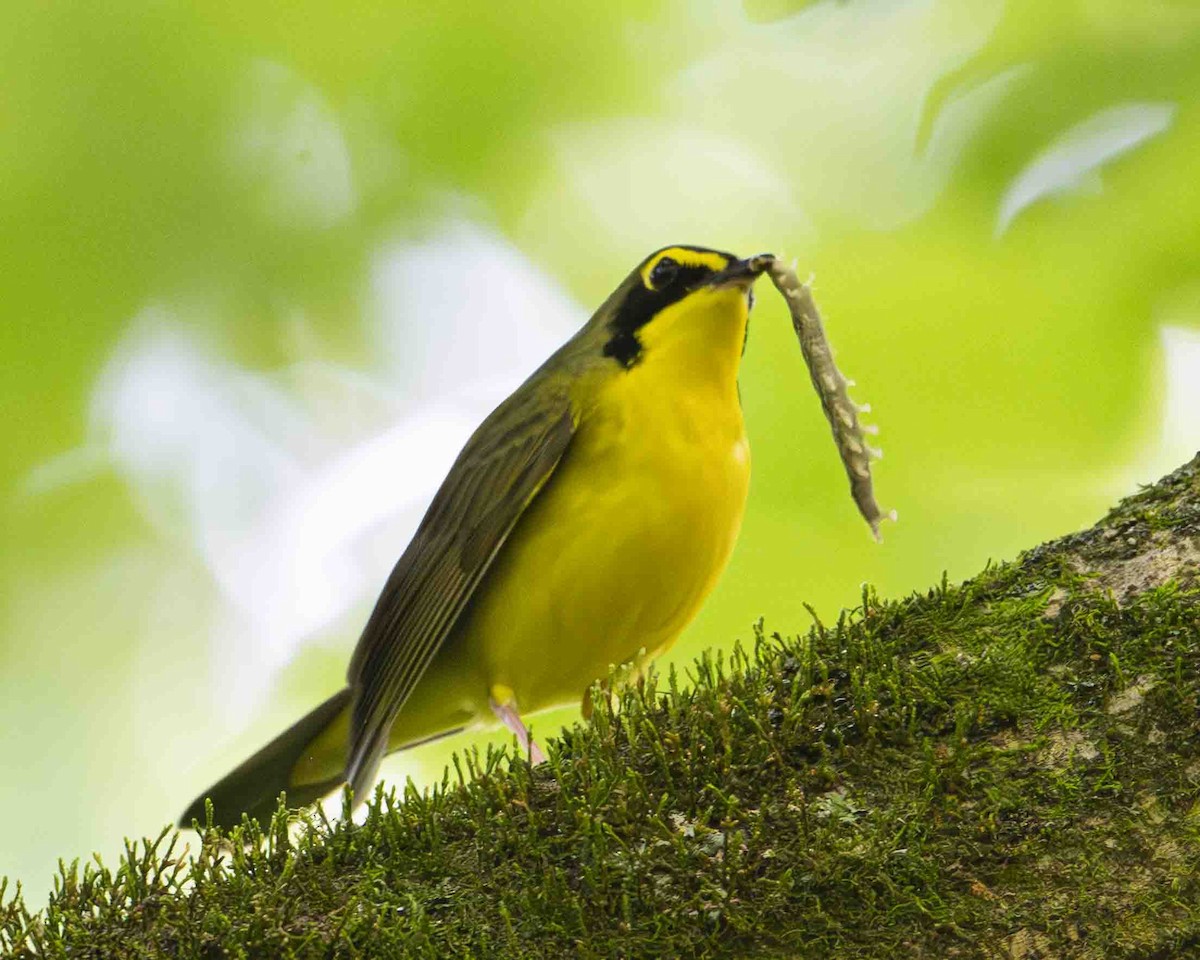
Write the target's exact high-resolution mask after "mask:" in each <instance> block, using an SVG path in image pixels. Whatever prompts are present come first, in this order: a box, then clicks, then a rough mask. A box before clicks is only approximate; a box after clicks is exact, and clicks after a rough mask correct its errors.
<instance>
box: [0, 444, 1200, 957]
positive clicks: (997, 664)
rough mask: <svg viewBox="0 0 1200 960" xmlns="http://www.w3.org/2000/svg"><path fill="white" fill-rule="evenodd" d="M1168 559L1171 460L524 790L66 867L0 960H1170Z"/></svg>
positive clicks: (1186, 665) (606, 734) (1, 933)
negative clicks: (1134, 490)
mask: <svg viewBox="0 0 1200 960" xmlns="http://www.w3.org/2000/svg"><path fill="white" fill-rule="evenodd" d="M1198 546H1200V458H1197V460H1194V461H1193V462H1192V463H1190V464H1188V465H1186V466H1184V467H1182V468H1181V469H1179V470H1178V471H1176V472H1175V473H1173V474H1171V475H1170V476H1168V477H1166V478H1165V479H1164V480H1162V481H1161V482H1160V483H1158V484H1156V485H1155V486H1153V487H1150V488H1147V489H1146V490H1143V491H1142V492H1141V493H1139V494H1137V495H1136V496H1133V497H1131V498H1129V499H1128V500H1126V501H1124V502H1123V503H1122V504H1121V505H1119V506H1118V507H1117V508H1116V509H1114V510H1113V511H1112V512H1111V513H1110V514H1109V516H1108V517H1106V518H1105V519H1104V520H1103V521H1101V523H1099V524H1098V525H1097V526H1096V527H1094V528H1092V529H1091V530H1088V531H1086V532H1084V533H1079V534H1075V535H1073V536H1070V537H1066V538H1064V539H1062V540H1059V541H1055V542H1053V543H1048V544H1045V545H1043V546H1041V547H1038V548H1037V549H1035V550H1032V551H1031V552H1029V553H1027V554H1025V555H1023V556H1022V557H1021V558H1019V559H1018V560H1017V561H1016V562H1014V563H1011V564H1006V565H1002V566H998V567H992V568H989V569H987V570H985V571H984V572H983V573H982V574H980V575H979V576H978V577H976V578H974V579H973V580H970V581H967V582H966V583H963V584H961V585H958V586H951V585H949V584H946V583H942V584H941V585H939V586H937V587H935V588H934V589H932V590H930V591H929V592H928V593H925V594H920V595H916V596H913V597H910V598H908V599H905V600H900V601H885V600H881V599H879V598H878V597H876V596H874V595H873V594H872V593H870V592H867V593H866V594H864V597H863V602H862V605H861V606H860V607H859V608H858V609H856V610H854V611H852V612H848V613H846V614H845V615H843V616H842V617H841V618H840V620H839V621H838V622H837V623H835V624H829V625H820V626H817V627H815V628H814V629H812V630H811V631H809V632H808V633H807V634H806V635H804V636H802V637H799V638H797V639H790V638H784V637H780V636H778V635H765V634H764V633H763V632H761V631H760V632H759V635H758V636H757V637H756V642H755V644H754V649H753V650H751V651H747V652H744V653H743V652H739V653H735V654H734V655H733V656H732V657H731V658H728V659H724V660H723V659H722V658H720V657H715V658H708V659H705V660H703V661H701V662H700V663H698V664H697V665H696V667H695V670H694V673H695V675H694V677H693V678H691V681H693V682H686V683H684V682H682V681H677V678H675V677H669V678H664V679H660V680H659V681H658V682H657V684H644V685H642V686H640V687H638V688H636V689H633V690H630V691H628V692H627V693H626V694H625V696H624V698H623V700H622V703H621V705H620V709H619V710H617V711H615V712H610V711H607V710H604V709H598V710H597V711H596V712H595V714H594V716H593V719H592V721H591V722H590V723H589V724H588V725H586V726H582V727H577V728H575V729H573V730H571V731H569V732H567V733H565V734H564V735H563V737H562V739H561V740H560V741H559V742H557V743H552V744H551V758H550V761H549V762H548V763H547V764H545V765H544V766H542V767H539V768H536V769H532V770H531V769H530V768H529V767H528V766H527V765H526V764H524V763H522V762H517V763H513V764H511V765H510V763H509V761H508V758H507V757H506V756H505V755H504V754H503V753H490V754H488V755H487V756H485V757H468V758H466V759H464V760H462V761H459V762H456V764H455V768H454V772H453V773H452V774H451V775H450V776H448V778H447V780H446V781H445V783H444V784H443V786H442V787H441V788H439V789H437V790H435V791H432V792H431V793H428V794H422V793H418V792H416V791H414V790H411V789H410V790H408V791H406V793H405V794H404V795H403V796H393V795H390V794H387V795H385V794H382V793H380V794H377V795H376V798H375V800H374V801H373V802H372V803H371V805H370V811H369V816H368V817H367V820H366V822H365V823H364V824H362V825H361V826H358V825H353V824H350V823H346V822H341V821H339V822H333V823H330V822H326V821H317V822H315V823H314V824H312V825H311V826H302V827H301V828H299V829H297V828H296V824H295V821H291V822H289V821H288V819H287V818H286V817H285V816H283V815H282V814H281V815H280V816H278V817H277V818H276V820H275V823H274V824H273V826H272V829H271V830H270V832H269V833H268V835H265V836H262V835H260V834H259V833H258V832H257V830H256V828H255V827H254V826H252V825H249V824H247V825H246V826H245V828H244V831H245V832H243V833H241V835H238V832H235V835H234V836H232V837H228V838H227V837H222V836H221V835H220V833H219V832H218V831H215V830H213V831H208V832H206V833H205V834H204V836H203V842H202V846H201V847H200V849H199V851H198V853H197V854H196V856H195V857H194V859H192V860H190V861H185V860H183V859H181V849H182V842H181V841H179V840H177V838H175V837H174V836H172V835H169V834H164V835H163V836H162V837H160V838H159V840H158V842H157V843H154V842H150V843H147V844H144V845H138V846H136V847H131V848H130V850H129V853H128V856H127V857H126V858H125V860H124V861H123V862H122V863H121V864H120V866H119V867H117V869H115V870H112V871H110V870H108V869H105V868H103V867H100V866H96V865H92V866H86V867H83V868H80V867H78V866H72V867H70V868H67V869H65V870H64V872H63V875H62V876H61V878H60V879H59V881H58V885H57V889H56V891H55V892H54V894H53V895H52V897H51V898H50V901H49V903H48V905H47V906H45V907H44V908H43V909H42V910H40V911H39V912H37V913H31V912H30V911H29V910H28V909H27V908H26V906H25V905H24V904H23V903H22V902H21V900H20V899H19V898H17V899H14V898H13V897H12V895H11V893H10V894H9V896H8V899H7V901H6V903H5V905H4V906H3V907H0V949H3V950H4V951H7V952H9V953H12V954H14V955H16V956H39V957H42V956H60V955H69V956H72V957H84V956H97V957H100V956H103V957H158V956H164V957H165V956H171V957H177V956H184V957H206V958H217V957H255V956H281V957H282V956H296V957H328V956H371V957H381V956H388V957H392V956H395V957H409V956H412V957H453V956H464V957H466V956H471V957H576V956H582V957H615V956H621V957H632V956H741V957H753V956H764V957H766V956H770V957H776V956H787V957H839V958H853V957H878V958H884V957H889V958H890V957H896V956H936V957H955V956H962V957H977V956H996V957H1016V958H1026V957H1027V958H1033V957H1095V958H1101V957H1102V958H1123V957H1124V958H1134V957H1138V958H1153V957H1163V958H1167V957H1175V956H1180V955H1185V954H1188V953H1189V952H1194V953H1200V736H1198V733H1200V729H1198V723H1197V717H1198V706H1200V702H1198V701H1200V617H1198V607H1197V599H1198V598H1200V592H1198V590H1197V587H1196V584H1195V576H1196V570H1197V560H1200V549H1198ZM603 702H604V700H603V698H601V703H603ZM246 841H248V843H247V842H246Z"/></svg>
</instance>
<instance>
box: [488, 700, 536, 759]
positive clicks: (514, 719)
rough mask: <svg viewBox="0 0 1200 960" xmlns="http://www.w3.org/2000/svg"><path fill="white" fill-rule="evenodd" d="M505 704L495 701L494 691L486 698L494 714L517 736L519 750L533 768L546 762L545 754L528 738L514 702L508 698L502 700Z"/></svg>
mask: <svg viewBox="0 0 1200 960" xmlns="http://www.w3.org/2000/svg"><path fill="white" fill-rule="evenodd" d="M504 701H505V702H501V700H499V699H497V698H496V696H495V691H493V695H492V696H490V697H488V704H489V705H490V706H491V708H492V713H494V714H495V715H496V716H497V717H498V718H499V720H500V722H501V723H503V724H504V725H505V726H506V727H508V729H509V730H511V731H512V732H513V733H515V734H516V735H517V743H519V744H520V745H521V750H522V751H523V752H524V753H525V754H526V756H528V757H529V762H530V763H531V764H532V765H533V766H535V767H536V766H537V765H538V764H539V763H545V762H546V754H544V753H543V752H542V748H541V747H539V746H538V745H537V744H536V743H535V742H534V740H533V738H532V737H530V736H529V728H528V727H526V726H525V722H524V721H523V720H522V719H521V714H520V713H518V712H517V706H516V701H515V700H513V699H511V696H510V697H506V698H504Z"/></svg>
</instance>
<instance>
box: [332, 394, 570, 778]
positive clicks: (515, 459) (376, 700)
mask: <svg viewBox="0 0 1200 960" xmlns="http://www.w3.org/2000/svg"><path fill="white" fill-rule="evenodd" d="M529 386H531V385H528V384H527V385H526V388H525V389H522V390H519V391H518V392H517V393H515V394H514V395H513V396H512V397H510V398H509V399H508V400H507V401H505V402H504V403H503V404H501V406H499V407H498V408H497V409H496V410H495V411H494V412H493V413H492V415H491V416H490V417H488V419H487V420H485V421H484V423H483V424H482V425H481V426H480V427H479V429H478V430H476V431H475V434H474V435H473V436H472V437H471V439H470V440H469V441H467V445H466V446H465V447H464V448H463V450H462V452H461V453H460V454H459V456H458V459H457V460H456V461H455V463H454V466H453V467H452V468H451V469H450V473H449V474H448V475H447V476H446V479H445V481H443V483H442V487H441V489H440V490H439V491H438V493H437V496H435V497H434V499H433V503H432V504H430V507H429V510H428V511H427V512H426V514H425V518H424V519H423V520H422V521H421V525H420V527H418V529H417V532H416V534H415V535H414V536H413V539H412V541H411V542H410V543H409V545H408V549H407V550H405V551H404V555H403V556H402V557H401V558H400V560H399V561H398V562H397V563H396V566H395V568H394V569H393V570H392V574H391V576H390V577H389V578H388V582H387V585H386V586H385V587H384V589H383V592H382V593H381V594H380V597H379V600H378V601H377V602H376V604H375V609H374V611H373V612H372V614H371V618H370V620H369V621H368V622H367V626H366V629H365V630H364V631H363V635H362V638H361V639H360V640H359V642H358V648H357V649H356V650H355V652H354V658H353V659H352V660H351V662H350V670H349V681H350V686H351V687H352V688H353V690H354V706H353V709H352V712H351V721H350V752H349V760H348V764H347V767H346V779H347V780H349V781H350V784H351V786H352V787H353V788H354V792H355V794H356V795H361V793H362V791H363V790H364V789H365V788H367V787H369V786H370V783H371V781H372V780H373V779H374V776H375V771H376V769H377V768H378V765H379V761H380V760H382V759H383V755H384V753H385V752H386V750H387V742H388V735H389V733H390V731H391V727H392V722H393V721H394V720H395V718H396V715H397V714H398V713H399V712H400V709H401V708H402V707H403V706H404V703H405V701H406V700H407V699H408V697H409V695H410V694H411V693H412V691H413V688H414V687H415V686H416V685H417V683H418V682H419V681H420V679H421V676H422V674H424V672H425V670H426V669H427V668H428V666H429V664H430V663H431V662H432V661H433V658H434V656H435V655H436V654H437V651H438V648H439V647H440V646H441V645H442V643H443V642H444V641H445V639H446V637H447V636H448V635H449V634H450V632H451V630H452V629H453V628H454V625H455V623H456V621H457V620H458V618H459V617H460V616H461V615H462V612H463V610H464V609H465V607H466V605H467V602H468V601H469V600H470V598H471V595H472V593H473V592H474V591H475V590H476V589H477V588H478V587H479V585H480V583H481V582H482V580H483V578H484V575H485V574H486V573H487V570H488V567H489V566H490V565H491V562H492V560H493V559H494V558H495V557H496V555H497V553H498V552H499V551H500V548H501V547H502V546H503V545H504V541H505V539H506V538H507V537H508V535H509V533H510V532H511V531H512V529H513V527H514V526H515V525H516V523H517V521H518V520H519V519H520V518H521V515H522V513H524V511H525V509H526V507H528V506H529V504H530V503H531V502H532V501H533V499H534V497H536V496H537V494H538V491H539V490H541V489H542V487H543V486H544V485H545V483H546V481H547V480H548V479H549V478H550V476H551V474H552V473H553V472H554V469H555V467H556V466H557V465H558V462H559V460H560V459H561V458H562V455H563V453H564V452H565V451H566V449H567V447H568V445H569V444H570V441H571V437H572V435H573V434H574V432H575V425H576V422H575V417H574V414H573V412H572V409H571V404H570V400H569V399H568V397H567V396H566V393H565V391H562V392H559V391H554V390H552V389H551V388H550V386H549V384H547V383H545V382H544V381H543V382H542V384H541V385H540V389H528V387H529Z"/></svg>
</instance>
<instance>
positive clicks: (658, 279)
mask: <svg viewBox="0 0 1200 960" xmlns="http://www.w3.org/2000/svg"><path fill="white" fill-rule="evenodd" d="M677 273H679V264H678V263H676V262H675V261H674V260H672V259H671V258H670V257H663V258H662V259H661V260H659V261H658V263H656V264H655V265H654V269H653V270H651V271H650V283H651V285H652V286H653V287H654V289H655V290H661V289H662V288H663V287H666V286H668V285H670V283H671V281H672V280H674V279H675V275H676V274H677Z"/></svg>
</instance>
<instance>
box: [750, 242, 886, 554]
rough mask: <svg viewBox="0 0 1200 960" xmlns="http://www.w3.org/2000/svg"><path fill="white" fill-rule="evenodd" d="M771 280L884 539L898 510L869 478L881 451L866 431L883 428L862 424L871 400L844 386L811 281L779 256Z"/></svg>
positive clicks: (859, 501)
mask: <svg viewBox="0 0 1200 960" xmlns="http://www.w3.org/2000/svg"><path fill="white" fill-rule="evenodd" d="M768 272H769V273H770V274H771V282H772V283H774V284H775V288H776V289H777V290H778V291H779V292H780V293H781V294H782V295H783V298H784V300H785V301H786V302H787V305H788V310H789V311H790V312H791V315H792V326H793V327H794V328H795V330H796V337H797V339H798V340H799V341H800V352H801V353H803V354H804V362H805V364H806V365H807V366H808V375H809V377H810V379H811V380H812V384H813V387H814V388H815V389H816V391H817V396H818V397H820V398H821V409H822V410H824V411H825V419H826V420H828V421H829V426H830V428H831V429H832V430H833V442H834V444H836V446H837V449H838V454H839V455H840V456H841V458H842V466H843V467H844V468H845V470H846V476H847V477H848V478H849V479H850V494H851V496H852V497H853V498H854V502H855V504H856V505H857V506H858V512H859V513H861V514H862V515H863V519H864V520H866V521H867V523H868V524H870V526H871V533H872V534H873V535H874V537H875V539H876V540H882V539H883V537H881V536H880V534H879V525H880V523H882V522H883V520H885V519H888V520H892V521H893V522H894V521H895V520H896V511H895V510H890V511H888V512H887V513H885V512H884V511H883V510H881V509H880V507H879V504H878V503H876V502H875V489H874V486H873V485H872V483H871V460H872V459H875V460H878V459H880V458H881V457H882V456H883V451H881V450H878V449H876V448H875V447H872V446H870V445H869V444H868V443H867V442H866V435H867V434H871V435H874V434H877V433H878V432H879V428H878V427H876V426H874V425H873V424H872V425H868V426H864V425H863V424H861V423H859V420H858V415H859V414H860V413H868V412H869V411H870V409H871V405H870V404H867V403H864V404H861V405H860V404H856V403H855V402H854V401H852V400H851V399H850V395H849V394H848V393H847V392H846V391H847V389H848V388H849V387H852V386H854V381H853V380H847V379H846V378H845V377H844V376H842V373H841V371H840V370H838V368H837V365H836V364H835V363H834V362H833V350H832V348H831V347H830V345H829V339H828V338H827V337H826V336H825V327H824V324H822V322H821V314H820V312H819V311H818V310H817V305H816V303H815V302H814V301H813V298H812V281H811V279H810V281H809V282H808V283H801V282H800V278H799V277H798V276H796V264H795V261H793V262H792V265H791V267H788V266H785V265H784V263H783V261H782V260H780V259H778V258H776V259H775V261H774V262H773V263H772V264H771V266H770V267H769V268H768Z"/></svg>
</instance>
